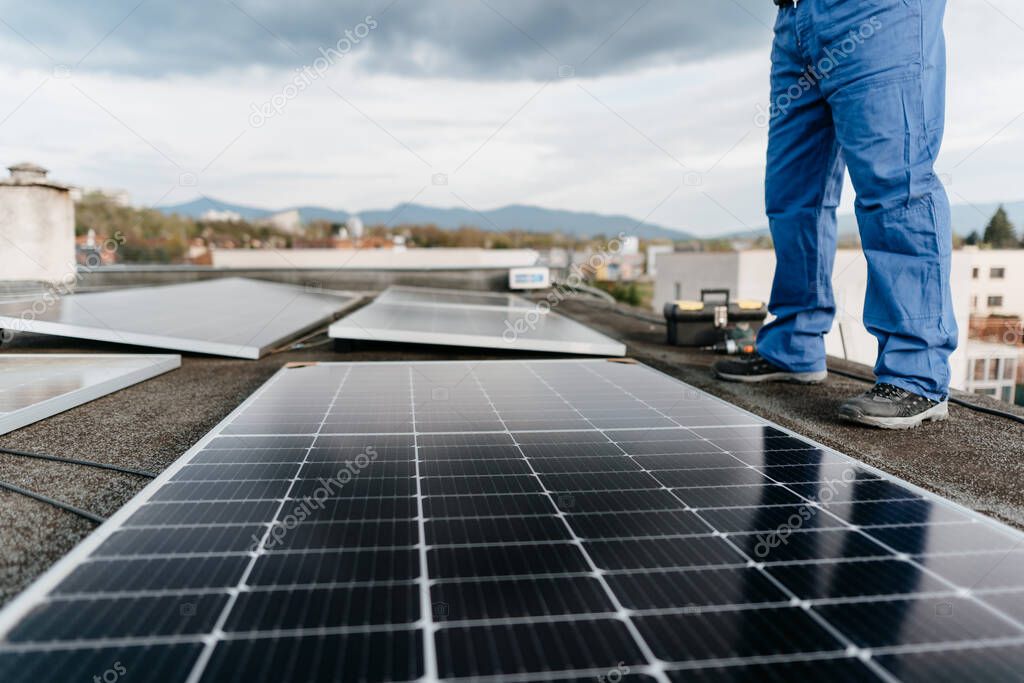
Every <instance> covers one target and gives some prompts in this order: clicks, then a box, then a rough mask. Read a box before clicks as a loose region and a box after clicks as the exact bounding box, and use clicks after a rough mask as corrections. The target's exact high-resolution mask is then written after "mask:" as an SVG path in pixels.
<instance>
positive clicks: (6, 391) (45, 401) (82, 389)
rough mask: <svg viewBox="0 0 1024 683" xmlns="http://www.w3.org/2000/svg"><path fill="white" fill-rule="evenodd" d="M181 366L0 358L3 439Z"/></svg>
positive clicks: (121, 359) (78, 357)
mask: <svg viewBox="0 0 1024 683" xmlns="http://www.w3.org/2000/svg"><path fill="white" fill-rule="evenodd" d="M180 365H181V356H176V355H113V354H111V355H107V354H102V355H101V354H63V353H62V354H56V353H40V354H24V353H5V354H3V355H0V434H6V433H7V432H11V431H14V430H15V429H19V428H21V427H24V426H25V425H29V424H32V423H33V422H37V421H38V420H42V419H44V418H47V417H50V416H52V415H56V414H57V413H60V412H63V411H65V410H69V409H71V408H74V407H75V406H80V405H82V404H83V403H88V402H89V401H92V400H94V399H97V398H99V397H101V396H106V395H107V394H110V393H113V392H115V391H118V390H119V389H124V388H125V387H129V386H131V385H133V384H137V383H139V382H142V381H143V380H147V379H149V378H151V377H155V376H157V375H160V374H163V373H165V372H168V371H170V370H174V369H175V368H177V367H179V366H180Z"/></svg>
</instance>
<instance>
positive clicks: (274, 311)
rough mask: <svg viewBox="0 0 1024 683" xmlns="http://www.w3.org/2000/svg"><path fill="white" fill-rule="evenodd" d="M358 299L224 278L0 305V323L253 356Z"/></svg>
mask: <svg viewBox="0 0 1024 683" xmlns="http://www.w3.org/2000/svg"><path fill="white" fill-rule="evenodd" d="M357 301H358V298H357V297H354V296H352V295H346V294H342V293H332V292H330V291H329V290H320V289H309V288H303V287H298V286H295V285H285V284H280V283H276V282H265V281H262V280H249V279H245V278H223V279H217V280H203V281H200V282H187V283H183V284H173V285H163V286H159V287H137V288H133V289H119V290H112V291H104V292H91V293H86V294H72V295H69V296H65V297H61V298H53V299H52V300H46V301H43V300H40V301H37V302H32V301H28V302H21V301H12V302H7V303H0V328H3V329H8V330H13V331H16V332H37V333H40V334H52V335H57V336H60V337H76V338H78V339H95V340H99V341H107V342H114V343H118V344H136V345H139V346H150V347H153V348H161V349H172V350H175V351H192V352H196V353H210V354H214V355H219V356H234V357H238V358H259V357H261V356H263V355H264V354H266V353H267V352H269V351H271V350H272V349H274V348H275V347H277V346H279V345H281V344H282V343H284V342H285V341H287V340H289V339H292V338H294V337H297V336H298V335H300V334H302V333H303V332H306V331H309V330H312V329H315V328H316V327H318V326H320V325H325V324H327V323H329V322H330V321H331V320H333V319H334V318H335V317H337V315H338V314H339V313H341V312H342V311H344V310H346V309H348V308H350V307H351V306H353V305H354V304H355V303H356V302H357Z"/></svg>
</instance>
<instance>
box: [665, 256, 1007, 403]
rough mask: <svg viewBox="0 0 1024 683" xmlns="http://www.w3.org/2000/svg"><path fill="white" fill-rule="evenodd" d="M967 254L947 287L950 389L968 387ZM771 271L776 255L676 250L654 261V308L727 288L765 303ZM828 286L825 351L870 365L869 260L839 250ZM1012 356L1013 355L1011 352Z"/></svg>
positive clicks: (956, 260) (873, 345) (873, 346)
mask: <svg viewBox="0 0 1024 683" xmlns="http://www.w3.org/2000/svg"><path fill="white" fill-rule="evenodd" d="M971 262H972V261H971V254H969V253H967V252H964V251H960V250H958V251H955V252H954V253H953V266H952V275H951V278H950V285H951V286H952V289H953V307H954V311H955V315H956V319H957V322H958V323H959V325H960V340H959V348H958V349H957V351H956V352H955V353H954V354H953V356H952V358H951V359H950V364H951V366H952V368H951V371H952V376H953V381H952V385H953V386H954V387H956V388H958V389H965V388H966V387H967V369H968V357H969V351H968V345H967V328H968V319H969V315H970V291H971V289H970V288H971ZM774 273H775V252H773V251H771V250H760V249H758V250H750V251H739V252H725V253H707V252H678V253H675V254H663V255H660V256H659V257H658V276H657V278H655V285H654V302H653V305H654V310H656V311H659V312H660V311H661V309H662V307H663V306H664V305H665V303H667V302H669V301H674V300H676V299H699V298H700V290H701V289H718V288H721V289H728V290H730V292H731V293H732V296H733V298H737V299H758V300H761V301H765V302H767V301H768V299H769V297H770V295H771V287H772V277H773V275H774ZM832 286H833V290H834V292H835V300H836V318H835V322H834V323H833V326H832V331H831V332H830V333H829V334H827V335H825V350H826V352H827V353H828V354H829V355H830V356H835V357H838V358H846V359H848V360H851V361H854V362H857V363H862V364H864V365H868V366H873V365H874V364H875V359H876V357H877V354H878V342H877V341H876V340H875V338H874V337H873V336H871V333H869V332H868V331H867V328H865V327H864V323H863V314H864V295H865V292H866V290H867V261H865V259H864V254H863V252H862V251H861V250H859V249H840V250H839V251H838V252H837V254H836V263H835V269H834V270H833V275H832ZM1010 353H1015V351H1014V350H1013V349H1012V347H1011V348H1010Z"/></svg>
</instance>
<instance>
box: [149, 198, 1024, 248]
mask: <svg viewBox="0 0 1024 683" xmlns="http://www.w3.org/2000/svg"><path fill="white" fill-rule="evenodd" d="M998 206H999V204H997V203H983V204H957V205H954V206H953V209H952V215H953V230H954V232H956V233H957V234H960V235H964V236H966V235H968V234H969V233H970V232H971V231H973V230H977V231H978V232H979V233H981V232H983V231H984V229H985V225H986V224H987V223H988V220H989V218H991V216H992V214H993V213H995V211H996V209H997V208H998ZM1003 206H1004V208H1005V209H1006V212H1007V214H1008V215H1009V217H1010V220H1011V221H1012V222H1013V223H1014V225H1016V226H1018V228H1024V201H1020V202H1008V203H1004V204H1003ZM157 208H158V209H159V210H160V211H162V212H163V213H167V214H171V213H176V214H179V215H182V216H188V217H191V218H200V217H201V216H202V215H203V214H204V213H206V212H207V211H210V210H217V211H233V212H235V213H237V214H238V215H240V216H241V217H242V218H244V219H246V220H257V219H260V218H264V217H266V216H270V215H273V214H275V213H279V212H280V211H287V210H292V209H294V210H298V212H299V215H300V216H301V217H302V220H303V222H307V221H311V220H326V221H329V222H331V223H341V222H344V221H346V220H348V219H349V218H350V217H351V215H352V214H350V213H348V212H347V211H343V210H340V209H329V208H326V207H322V206H295V207H290V208H289V209H279V210H276V211H275V210H268V209H262V208H258V207H253V206H245V205H242V204H232V203H230V202H224V201H220V200H218V199H213V198H210V197H200V198H198V199H196V200H194V201H191V202H186V203H184V204H175V205H171V206H161V207H157ZM358 216H359V217H360V218H361V219H362V221H363V223H365V224H366V225H380V224H383V225H392V226H394V225H401V224H403V223H407V224H419V225H426V224H434V225H436V226H438V227H440V228H445V229H455V228H458V227H461V226H464V225H472V226H476V227H478V228H480V229H482V230H493V231H496V232H498V231H506V230H525V231H527V232H555V231H558V232H561V233H563V234H568V235H577V236H579V237H581V238H587V237H595V236H597V235H605V236H609V237H610V236H613V235H617V234H618V233H620V232H624V233H627V234H630V235H637V236H639V237H643V238H647V239H673V240H690V239H700V238H701V237H725V238H732V239H746V238H753V237H758V236H761V235H766V234H768V228H767V227H762V228H759V229H756V230H748V231H743V232H734V233H729V234H727V235H705V236H698V235H694V234H693V233H689V232H685V231H682V230H678V229H675V228H671V227H668V226H663V225H657V224H654V223H649V222H645V221H639V220H637V219H635V218H631V217H629V216H622V215H608V214H599V213H589V212H580V211H563V210H560V209H544V208H540V207H536V206H526V205H519V204H514V205H511V206H504V207H501V208H499V209H490V210H487V211H480V212H477V211H473V210H471V209H466V208H460V207H452V208H439V207H432V206H424V205H422V204H399V205H398V206H396V207H394V208H392V209H386V210H384V209H381V210H372V211H361V212H359V214H358ZM856 230H857V221H856V218H854V216H853V215H852V214H845V215H841V216H840V217H839V232H840V233H841V234H847V233H854V232H856Z"/></svg>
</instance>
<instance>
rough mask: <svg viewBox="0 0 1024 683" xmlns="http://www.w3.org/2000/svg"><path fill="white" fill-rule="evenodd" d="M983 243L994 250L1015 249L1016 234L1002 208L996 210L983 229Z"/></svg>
mask: <svg viewBox="0 0 1024 683" xmlns="http://www.w3.org/2000/svg"><path fill="white" fill-rule="evenodd" d="M985 242H986V243H987V244H990V245H992V246H993V247H994V248H996V249H1015V248H1016V247H1017V246H1018V243H1017V232H1016V230H1014V227H1013V223H1011V222H1010V219H1009V217H1008V216H1007V215H1006V210H1005V209H1003V207H1002V206H1000V207H999V208H998V209H996V213H995V215H994V216H992V220H990V221H989V222H988V226H986V227H985Z"/></svg>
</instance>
